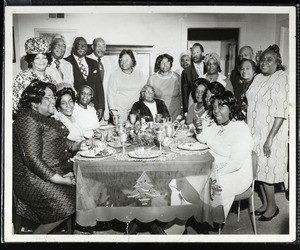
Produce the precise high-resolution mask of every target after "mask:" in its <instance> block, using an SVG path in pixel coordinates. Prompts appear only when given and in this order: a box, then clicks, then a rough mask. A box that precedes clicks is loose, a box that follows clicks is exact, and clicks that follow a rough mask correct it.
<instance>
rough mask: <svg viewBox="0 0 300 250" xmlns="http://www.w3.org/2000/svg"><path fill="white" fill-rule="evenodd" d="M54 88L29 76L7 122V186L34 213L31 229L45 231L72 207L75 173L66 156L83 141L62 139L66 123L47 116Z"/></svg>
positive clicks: (51, 107) (53, 109) (52, 111)
mask: <svg viewBox="0 0 300 250" xmlns="http://www.w3.org/2000/svg"><path fill="white" fill-rule="evenodd" d="M55 92H56V87H55V86H54V85H53V84H51V83H45V82H42V81H39V80H34V81H32V83H31V84H30V85H29V86H28V87H27V88H26V89H25V90H24V91H23V93H22V95H21V99H20V102H19V105H18V113H17V117H16V120H15V121H14V123H13V190H14V193H15V195H16V196H17V198H18V199H20V200H21V201H22V202H23V203H25V204H26V205H27V206H28V208H29V209H30V210H31V211H32V213H34V214H35V215H36V216H35V218H31V217H30V218H31V219H32V220H34V221H35V222H37V223H39V224H40V226H39V227H38V228H37V229H36V230H35V232H34V233H36V234H47V233H49V232H50V231H51V230H52V229H54V228H55V227H56V226H58V225H59V224H60V223H61V222H63V221H64V220H65V219H67V218H68V217H69V216H70V215H72V214H73V213H74V212H75V178H74V175H73V172H72V169H73V164H72V162H70V160H69V159H70V157H71V155H72V152H74V151H77V150H79V149H80V148H81V147H85V146H86V145H85V143H84V142H73V141H70V140H68V139H67V136H68V134H69V131H68V129H67V128H66V127H65V126H64V125H63V124H62V123H61V122H60V121H57V120H55V119H54V118H51V116H52V115H53V114H54V111H55V100H56V98H55ZM32 213H31V214H32ZM24 217H27V218H28V215H26V214H24ZM30 218H29V219H30Z"/></svg>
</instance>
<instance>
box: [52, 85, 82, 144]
mask: <svg viewBox="0 0 300 250" xmlns="http://www.w3.org/2000/svg"><path fill="white" fill-rule="evenodd" d="M56 97H57V99H56V103H55V107H56V109H57V112H55V114H54V118H55V119H56V120H59V121H61V122H62V123H63V124H64V125H65V126H66V127H67V128H68V130H69V132H70V133H69V135H68V137H67V138H68V139H69V140H71V141H82V140H83V139H84V137H83V136H84V132H83V130H82V128H81V127H80V126H79V125H78V123H77V122H76V120H75V118H74V116H73V111H74V106H75V92H74V90H73V89H72V88H63V89H61V90H59V91H57V92H56Z"/></svg>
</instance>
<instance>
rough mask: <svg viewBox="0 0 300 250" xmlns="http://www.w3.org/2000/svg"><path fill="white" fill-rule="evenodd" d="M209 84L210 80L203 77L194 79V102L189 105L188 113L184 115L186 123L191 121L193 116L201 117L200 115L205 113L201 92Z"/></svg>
mask: <svg viewBox="0 0 300 250" xmlns="http://www.w3.org/2000/svg"><path fill="white" fill-rule="evenodd" d="M209 84H210V82H209V81H208V80H206V79H205V78H197V79H196V80H195V81H194V85H193V89H192V97H193V100H194V103H193V104H192V106H190V107H189V110H188V113H187V115H186V123H187V124H188V125H189V124H192V123H193V119H194V117H196V116H197V117H202V115H203V114H204V113H205V110H206V109H205V106H204V103H203V102H204V101H203V94H204V92H205V90H206V88H207V86H208V85H209Z"/></svg>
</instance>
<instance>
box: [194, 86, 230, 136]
mask: <svg viewBox="0 0 300 250" xmlns="http://www.w3.org/2000/svg"><path fill="white" fill-rule="evenodd" d="M224 91H225V88H224V86H223V85H222V84H221V83H219V82H211V83H209V84H208V85H207V86H206V88H205V90H204V92H203V97H202V98H203V106H204V108H205V112H204V113H203V114H202V115H201V116H194V117H193V124H194V126H195V128H196V131H197V130H198V128H202V129H205V128H206V127H208V126H209V125H211V123H213V122H214V121H213V119H212V102H211V98H212V97H213V96H214V95H218V94H220V93H222V92H224Z"/></svg>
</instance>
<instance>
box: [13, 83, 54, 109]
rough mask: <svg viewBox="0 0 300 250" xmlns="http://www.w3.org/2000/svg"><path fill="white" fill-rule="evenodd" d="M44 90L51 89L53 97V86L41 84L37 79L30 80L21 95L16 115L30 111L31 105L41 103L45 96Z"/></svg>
mask: <svg viewBox="0 0 300 250" xmlns="http://www.w3.org/2000/svg"><path fill="white" fill-rule="evenodd" d="M46 88H49V89H51V90H52V92H53V94H54V95H55V93H56V86H55V85H54V84H52V83H49V82H43V81H40V80H38V79H34V80H32V81H31V83H30V84H29V85H28V86H27V87H26V88H25V90H24V91H23V93H22V95H21V99H20V101H19V104H18V113H19V112H21V111H23V110H25V109H30V108H31V107H32V103H41V101H42V99H43V97H44V96H45V89H46Z"/></svg>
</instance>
